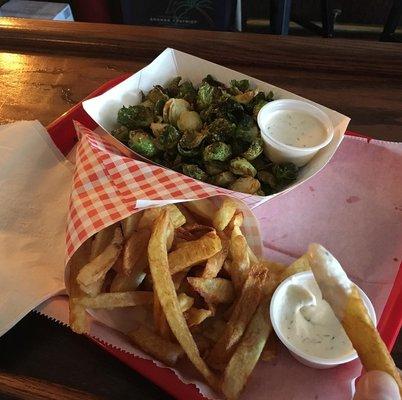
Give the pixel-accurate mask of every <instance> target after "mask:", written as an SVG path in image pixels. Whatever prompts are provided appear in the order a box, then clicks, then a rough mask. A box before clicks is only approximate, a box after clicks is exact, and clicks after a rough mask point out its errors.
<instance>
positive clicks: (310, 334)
mask: <svg viewBox="0 0 402 400" xmlns="http://www.w3.org/2000/svg"><path fill="white" fill-rule="evenodd" d="M281 302H282V304H281V305H280V309H281V313H280V316H279V320H278V325H279V327H280V330H281V332H282V334H283V335H284V336H285V338H286V339H287V340H288V341H289V342H290V343H291V344H292V345H293V346H295V347H296V348H297V349H299V350H300V351H302V352H304V353H306V354H309V355H312V356H316V357H320V358H328V359H334V358H339V357H343V356H345V355H348V354H350V353H352V352H353V346H352V343H351V342H350V340H349V338H348V337H347V335H346V333H345V331H344V329H343V327H342V325H341V324H340V322H339V321H338V319H337V318H336V317H335V314H334V312H333V311H332V309H331V307H330V305H329V304H328V303H327V302H326V301H325V300H324V299H323V298H322V295H321V292H320V289H319V287H318V285H317V283H316V282H315V281H314V280H309V281H306V282H304V283H303V285H301V284H291V285H289V286H288V287H287V289H286V291H285V293H284V296H283V298H282V301H281Z"/></svg>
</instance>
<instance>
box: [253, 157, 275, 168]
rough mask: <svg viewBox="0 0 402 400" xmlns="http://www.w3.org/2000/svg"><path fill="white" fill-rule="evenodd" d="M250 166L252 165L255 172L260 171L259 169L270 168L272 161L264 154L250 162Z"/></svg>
mask: <svg viewBox="0 0 402 400" xmlns="http://www.w3.org/2000/svg"><path fill="white" fill-rule="evenodd" d="M251 164H253V166H254V168H255V169H256V170H257V171H260V170H261V169H268V168H270V167H271V166H272V161H271V160H269V159H267V158H266V157H265V156H264V154H261V155H260V156H259V157H257V158H256V159H254V160H252V161H251Z"/></svg>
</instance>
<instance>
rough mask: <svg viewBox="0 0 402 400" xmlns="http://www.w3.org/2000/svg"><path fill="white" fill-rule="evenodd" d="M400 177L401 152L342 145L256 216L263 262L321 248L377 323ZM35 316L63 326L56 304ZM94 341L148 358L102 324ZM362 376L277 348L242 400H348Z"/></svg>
mask: <svg viewBox="0 0 402 400" xmlns="http://www.w3.org/2000/svg"><path fill="white" fill-rule="evenodd" d="M401 176H402V144H396V143H385V142H380V141H374V140H373V141H371V142H370V143H368V142H367V141H366V140H365V139H359V138H351V137H346V138H345V140H344V141H343V143H342V144H341V147H340V149H339V151H338V152H337V153H336V155H335V157H334V158H333V159H332V160H331V161H330V163H329V164H328V165H327V167H326V168H325V169H324V170H323V171H321V172H320V173H319V174H317V175H316V176H315V177H313V178H312V179H311V180H310V181H309V182H308V183H306V184H305V185H302V186H300V187H298V188H296V189H295V190H293V191H292V192H291V193H286V194H283V195H280V196H278V197H277V198H275V199H273V200H271V201H269V202H267V203H265V204H263V205H262V206H260V207H258V208H257V209H255V210H254V211H255V213H256V215H257V217H258V218H259V220H260V224H261V232H262V236H263V239H264V241H263V244H264V252H265V255H266V256H267V257H268V258H270V259H274V260H277V261H282V262H287V263H290V262H291V261H292V260H294V259H295V258H296V257H298V256H300V255H301V254H303V253H304V252H305V250H306V248H307V245H308V244H309V243H310V242H312V241H316V242H319V243H322V244H323V245H325V246H326V247H327V248H328V249H330V250H331V252H332V253H333V254H334V255H335V256H336V257H337V258H339V260H340V261H341V262H342V265H343V267H344V268H345V270H346V271H347V273H348V274H349V276H350V277H351V279H352V280H354V281H355V282H356V283H357V284H358V285H359V286H360V287H361V288H362V289H363V290H364V291H365V292H366V293H367V294H368V296H369V297H370V299H371V300H372V302H373V305H374V307H375V309H376V312H377V316H378V319H379V318H380V316H381V313H382V310H383V308H384V304H385V301H386V299H387V297H388V295H389V292H390V290H391V287H392V284H393V282H394V280H395V276H396V274H397V272H398V268H399V265H400V262H401V256H402V186H401ZM38 310H39V311H40V312H42V313H44V314H46V315H48V316H51V317H53V318H56V319H57V320H59V321H63V322H65V323H67V321H68V308H67V300H66V299H63V298H61V297H60V298H58V299H57V301H56V300H50V301H48V302H47V303H46V304H44V305H43V306H42V307H40V308H39V309H38ZM124 312H127V310H126V311H124ZM267 314H268V310H267ZM98 316H99V318H100V319H102V320H103V321H104V322H106V323H107V324H109V325H112V326H115V327H116V328H118V329H120V330H122V331H124V330H125V329H127V326H125V324H123V323H121V321H124V319H125V318H124V315H123V317H122V316H119V315H116V317H115V318H113V320H111V319H110V318H109V317H110V313H105V314H103V315H98ZM108 318H109V319H108ZM91 335H92V336H94V337H96V338H100V339H102V340H104V341H106V342H108V343H111V344H112V345H114V346H116V347H118V348H120V349H123V350H124V351H126V352H129V353H131V354H135V355H137V356H140V357H144V358H148V356H146V355H144V354H143V353H142V352H141V351H139V350H138V349H136V348H134V347H133V346H132V345H131V344H130V343H129V342H128V341H127V340H126V339H125V338H124V336H122V335H121V334H120V333H119V332H116V331H114V330H112V329H110V328H109V327H106V326H104V325H102V324H99V323H94V324H93V325H92V327H91ZM156 364H157V365H160V363H158V362H156ZM174 371H175V373H176V374H177V375H178V376H179V378H180V379H181V380H182V381H184V382H186V383H194V384H196V386H197V387H198V389H199V390H200V391H201V393H203V394H204V395H205V396H206V397H208V398H211V399H216V398H219V397H217V396H216V394H214V393H212V392H211V390H210V389H209V388H208V387H207V386H206V385H205V383H204V382H203V381H202V380H201V379H200V378H199V377H198V375H197V374H194V373H193V370H192V369H188V366H182V365H179V366H178V368H177V369H175V370H174ZM360 371H361V364H360V362H359V361H358V360H357V361H354V362H351V363H349V364H346V365H343V366H339V367H336V368H332V369H328V370H315V369H312V368H308V367H306V366H304V365H302V364H300V363H299V362H297V361H296V360H294V359H293V358H292V356H291V355H290V354H289V353H288V351H287V350H286V349H285V348H282V349H281V351H280V353H279V355H278V357H277V358H276V359H275V360H274V361H273V362H270V363H264V362H259V363H258V365H257V367H256V368H255V370H254V371H253V374H252V376H251V377H250V379H249V382H248V384H247V386H246V389H245V391H244V393H243V394H242V396H241V399H242V400H265V399H267V398H272V399H286V400H304V399H306V400H310V399H325V400H350V399H351V397H352V393H353V382H354V379H355V378H356V377H357V376H358V375H359V374H360Z"/></svg>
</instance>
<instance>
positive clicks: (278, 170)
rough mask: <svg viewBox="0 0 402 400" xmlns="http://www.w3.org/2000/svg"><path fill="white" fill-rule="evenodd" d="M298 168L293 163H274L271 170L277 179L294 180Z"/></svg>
mask: <svg viewBox="0 0 402 400" xmlns="http://www.w3.org/2000/svg"><path fill="white" fill-rule="evenodd" d="M297 171H298V168H297V167H296V165H294V164H293V163H285V164H281V165H278V164H276V165H274V166H273V168H272V172H273V174H274V175H275V178H276V179H277V180H278V181H280V182H281V181H282V182H283V181H294V180H296V179H297Z"/></svg>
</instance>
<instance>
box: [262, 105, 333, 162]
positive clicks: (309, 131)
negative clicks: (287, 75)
mask: <svg viewBox="0 0 402 400" xmlns="http://www.w3.org/2000/svg"><path fill="white" fill-rule="evenodd" d="M257 122H258V126H259V128H260V130H261V136H262V139H263V140H264V154H265V155H266V156H267V157H268V158H269V159H270V160H272V161H273V162H274V163H276V164H282V163H285V162H292V163H293V164H295V165H296V166H298V167H302V166H303V165H306V164H307V163H308V162H309V161H310V160H311V159H312V158H313V157H314V155H315V154H316V153H317V152H318V151H319V150H320V149H322V148H323V147H325V146H326V145H327V144H328V143H329V142H330V141H331V140H332V137H333V135H334V127H333V125H332V123H331V120H330V119H329V117H328V116H327V114H325V113H324V112H323V111H321V110H320V109H319V108H318V107H316V106H314V105H312V104H310V103H307V102H305V101H300V100H288V99H283V100H274V101H271V102H269V103H267V104H266V105H265V106H263V107H262V108H261V110H260V111H259V113H258V116H257Z"/></svg>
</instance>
